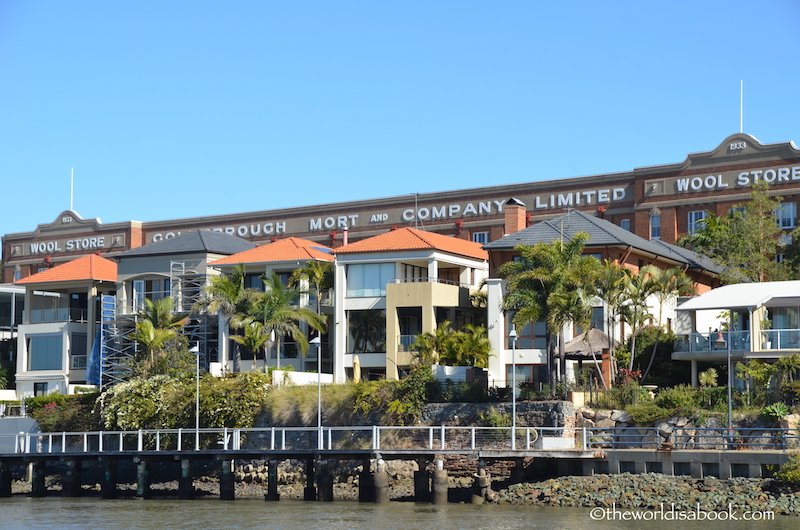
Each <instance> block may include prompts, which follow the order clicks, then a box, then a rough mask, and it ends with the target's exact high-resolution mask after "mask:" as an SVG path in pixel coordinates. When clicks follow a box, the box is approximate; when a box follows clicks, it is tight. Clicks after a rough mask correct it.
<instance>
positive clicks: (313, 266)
mask: <svg viewBox="0 0 800 530" xmlns="http://www.w3.org/2000/svg"><path fill="white" fill-rule="evenodd" d="M301 280H305V281H307V282H308V285H309V286H310V287H311V289H312V293H313V294H314V298H315V299H316V307H317V314H318V315H319V314H321V311H320V297H321V295H322V291H325V290H327V289H330V288H331V287H333V265H332V264H331V262H330V261H318V260H308V261H307V262H306V265H305V267H301V268H299V269H295V270H294V272H292V275H291V276H290V277H289V285H291V286H298V284H299V283H300V281H301Z"/></svg>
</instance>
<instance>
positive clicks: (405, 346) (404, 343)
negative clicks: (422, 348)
mask: <svg viewBox="0 0 800 530" xmlns="http://www.w3.org/2000/svg"><path fill="white" fill-rule="evenodd" d="M399 339H400V344H399V345H398V347H397V351H411V350H412V349H414V345H415V344H416V343H417V336H416V335H400V337H399Z"/></svg>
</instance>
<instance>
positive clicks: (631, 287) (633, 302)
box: [620, 267, 656, 371]
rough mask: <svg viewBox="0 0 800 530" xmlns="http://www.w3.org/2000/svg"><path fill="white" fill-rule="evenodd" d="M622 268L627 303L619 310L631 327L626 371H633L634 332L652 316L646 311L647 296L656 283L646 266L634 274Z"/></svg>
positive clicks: (654, 288) (652, 290)
mask: <svg viewBox="0 0 800 530" xmlns="http://www.w3.org/2000/svg"><path fill="white" fill-rule="evenodd" d="M623 270H624V271H625V272H626V274H625V275H624V276H623V277H622V285H623V287H624V289H625V294H624V297H625V298H626V299H627V303H625V304H623V305H622V306H621V307H620V310H621V313H622V316H623V317H624V318H625V322H627V323H628V325H629V326H630V327H631V356H630V359H629V360H628V371H633V361H634V357H635V353H636V333H637V332H638V331H639V329H641V327H642V326H643V325H644V324H645V322H647V321H648V320H649V319H651V318H652V317H653V315H651V314H650V312H649V311H648V307H647V298H648V297H649V296H650V295H651V294H653V293H654V292H655V290H656V283H655V282H654V281H653V279H652V278H651V277H650V273H649V271H648V269H647V267H642V268H641V269H640V270H639V272H638V273H636V274H633V273H631V272H630V269H623Z"/></svg>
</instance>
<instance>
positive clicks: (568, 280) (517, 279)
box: [498, 232, 599, 390]
mask: <svg viewBox="0 0 800 530" xmlns="http://www.w3.org/2000/svg"><path fill="white" fill-rule="evenodd" d="M588 240H589V235H588V234H586V233H585V232H578V233H576V234H575V235H574V236H573V237H572V239H570V240H569V241H567V242H566V243H564V242H563V241H560V240H555V241H553V242H552V243H551V244H549V245H548V244H546V243H537V244H535V245H534V246H528V245H519V246H517V247H515V249H514V250H516V251H517V252H518V253H519V255H520V259H519V261H510V262H508V263H504V264H503V265H502V266H501V267H500V269H499V271H498V272H499V274H500V276H502V277H504V278H506V293H505V295H504V297H503V309H504V310H506V311H514V317H513V322H514V324H515V325H516V326H518V327H521V326H524V325H526V324H532V323H534V322H537V321H544V322H545V323H546V328H545V329H546V331H545V340H546V342H547V355H548V371H549V382H550V388H551V389H553V390H555V385H556V370H555V358H556V357H555V342H554V341H553V340H552V338H553V335H554V334H558V335H559V338H560V342H561V343H563V325H562V324H563V323H564V322H565V319H564V318H563V315H562V314H560V309H559V307H557V306H556V305H555V303H556V298H557V296H558V293H566V292H570V291H573V290H574V289H576V288H578V287H580V286H581V285H583V283H584V282H585V280H586V279H591V278H593V275H594V272H593V271H596V270H597V269H598V267H599V263H598V261H597V259H596V258H594V257H591V256H582V255H581V253H582V252H583V249H584V247H585V245H586V241H588ZM560 360H561V363H560V364H561V370H562V372H561V373H562V375H563V374H564V373H565V369H566V359H564V357H563V355H561V359H560Z"/></svg>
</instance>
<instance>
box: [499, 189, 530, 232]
mask: <svg viewBox="0 0 800 530" xmlns="http://www.w3.org/2000/svg"><path fill="white" fill-rule="evenodd" d="M503 208H504V211H505V215H506V226H505V233H506V235H508V234H513V233H515V232H519V231H520V230H522V229H523V228H527V217H526V216H525V214H526V213H527V212H526V211H525V203H524V202H522V201H521V200H519V199H515V198H514V197H511V198H510V199H508V200H507V201H506V203H505V204H504V205H503Z"/></svg>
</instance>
